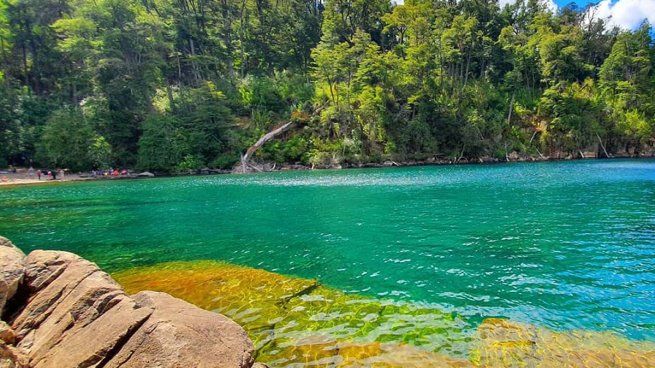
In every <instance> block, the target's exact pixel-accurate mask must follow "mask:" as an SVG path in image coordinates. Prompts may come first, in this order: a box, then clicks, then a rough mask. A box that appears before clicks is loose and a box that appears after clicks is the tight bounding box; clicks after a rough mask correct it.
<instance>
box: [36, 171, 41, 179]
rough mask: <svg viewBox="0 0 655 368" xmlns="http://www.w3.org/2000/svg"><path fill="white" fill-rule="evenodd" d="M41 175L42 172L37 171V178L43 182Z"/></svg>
mask: <svg viewBox="0 0 655 368" xmlns="http://www.w3.org/2000/svg"><path fill="white" fill-rule="evenodd" d="M41 174H42V172H41V170H36V177H37V178H38V179H39V180H41Z"/></svg>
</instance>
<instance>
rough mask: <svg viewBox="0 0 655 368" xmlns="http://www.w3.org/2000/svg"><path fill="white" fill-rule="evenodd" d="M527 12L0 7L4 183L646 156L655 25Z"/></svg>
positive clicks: (250, 2)
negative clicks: (25, 177)
mask: <svg viewBox="0 0 655 368" xmlns="http://www.w3.org/2000/svg"><path fill="white" fill-rule="evenodd" d="M587 15H588V14H587V13H584V12H581V11H576V10H575V9H572V8H565V9H563V10H561V11H560V12H559V13H553V12H552V11H551V10H549V9H548V8H547V7H546V6H545V5H544V4H543V2H540V1H536V0H528V1H522V2H515V3H513V4H510V5H504V6H500V5H499V4H498V3H497V2H476V1H471V0H463V1H457V2H453V1H446V0H406V1H404V3H403V4H400V5H396V4H394V3H392V2H391V1H390V0H373V1H370V0H366V1H364V0H326V1H318V0H276V1H273V0H239V1H236V0H222V1H200V0H190V1H183V2H175V1H170V0H157V1H154V2H153V1H140V2H139V1H132V0H99V1H88V0H78V1H70V0H63V1H53V0H29V1H18V0H1V1H0V166H3V165H7V164H14V165H30V164H33V165H41V166H47V165H54V166H62V167H69V168H71V169H76V170H82V169H90V168H93V167H97V168H100V167H117V166H118V167H138V168H141V169H144V170H146V169H147V170H153V171H158V172H168V173H174V172H179V171H189V170H192V171H193V170H197V169H199V168H203V167H219V168H230V167H231V166H232V165H234V164H235V163H237V162H238V161H239V158H240V155H241V154H243V152H245V150H246V149H247V148H248V147H249V146H250V145H252V144H253V143H254V142H255V141H256V140H257V139H258V138H259V137H260V136H261V135H262V134H264V133H266V132H267V131H270V130H271V129H272V128H274V127H276V126H278V125H280V124H281V123H284V122H288V121H293V122H294V129H292V130H290V131H289V132H287V133H285V134H284V135H283V136H282V137H281V138H280V139H279V140H274V141H272V142H269V143H267V145H266V146H265V147H264V149H263V150H261V151H259V152H258V153H257V155H256V159H258V160H265V161H272V162H276V163H279V164H283V163H303V164H308V165H314V166H332V165H339V164H343V163H353V164H356V163H364V162H369V161H383V160H389V159H394V160H403V159H407V160H411V159H428V158H431V157H437V156H441V157H452V158H455V159H458V160H459V159H460V158H462V157H464V158H469V159H475V158H478V157H482V156H492V157H498V158H505V157H507V156H508V155H509V154H510V153H511V152H512V151H517V152H518V153H521V154H530V155H535V154H539V155H550V156H566V155H572V156H578V155H579V154H580V153H581V152H583V151H588V150H590V149H598V147H597V146H599V145H600V146H602V147H603V149H607V150H609V152H610V154H611V153H629V154H640V153H642V152H644V151H645V150H652V149H653V145H654V144H655V139H654V138H655V137H654V134H655V103H654V102H653V99H652V97H651V96H653V93H654V92H655V68H654V67H655V46H654V44H653V40H652V38H651V35H652V31H651V28H650V26H649V25H648V24H647V23H644V24H643V25H642V26H641V27H640V28H638V29H636V30H633V31H626V30H618V29H610V28H608V26H607V24H606V23H605V22H604V21H602V20H599V19H589V17H588V16H587Z"/></svg>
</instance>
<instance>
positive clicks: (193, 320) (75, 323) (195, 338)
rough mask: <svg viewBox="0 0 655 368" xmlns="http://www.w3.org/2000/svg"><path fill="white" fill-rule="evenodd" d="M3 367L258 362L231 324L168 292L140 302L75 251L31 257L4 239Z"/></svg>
mask: <svg viewBox="0 0 655 368" xmlns="http://www.w3.org/2000/svg"><path fill="white" fill-rule="evenodd" d="M0 267H2V268H1V274H0V313H1V315H2V320H3V321H6V322H1V323H0V368H4V367H7V368H10V367H12V368H13V367H16V368H19V367H35V368H41V367H44V368H47V367H58V368H67V367H107V368H116V367H162V368H163V367H226V368H227V367H235V368H249V367H251V366H253V364H254V359H253V356H254V352H253V345H252V342H251V341H250V340H249V338H248V336H247V335H246V333H245V331H244V330H243V329H242V328H241V327H240V326H239V325H237V324H236V323H235V322H233V321H232V320H230V319H228V318H227V317H225V316H222V315H220V314H217V313H212V312H208V311H205V310H202V309H199V308H197V307H195V306H193V305H191V304H189V303H187V302H184V301H182V300H180V299H176V298H173V297H171V296H170V295H168V294H163V293H157V292H141V293H138V294H136V295H133V296H128V295H126V294H125V292H124V291H123V289H122V288H121V287H120V286H119V285H118V284H117V283H116V282H115V281H114V280H113V279H112V278H111V277H110V276H109V275H107V274H106V273H105V272H103V271H101V270H100V269H99V268H98V267H97V266H96V265H95V264H93V263H91V262H89V261H87V260H85V259H83V258H81V257H78V256H77V255H74V254H72V253H67V252H56V251H34V252H32V253H30V254H29V255H28V256H25V255H24V254H23V253H22V252H21V251H20V250H19V249H18V248H16V247H14V246H13V245H12V244H11V242H9V240H7V239H5V238H2V237H0Z"/></svg>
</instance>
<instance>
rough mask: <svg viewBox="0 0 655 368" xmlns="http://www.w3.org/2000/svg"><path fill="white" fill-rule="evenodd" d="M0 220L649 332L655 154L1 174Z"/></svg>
mask: <svg viewBox="0 0 655 368" xmlns="http://www.w3.org/2000/svg"><path fill="white" fill-rule="evenodd" d="M0 205H1V207H0V234H2V235H4V236H6V237H8V238H10V239H12V240H13V241H14V243H16V244H17V245H19V246H21V247H22V248H23V249H24V250H26V251H29V250H30V249H35V248H49V249H63V250H69V251H74V252H77V253H78V254H80V255H82V256H84V257H87V258H89V259H91V260H93V261H95V262H97V263H98V264H99V265H100V266H102V267H104V268H106V269H107V270H110V271H120V270H124V269H126V268H130V267H133V266H143V265H152V264H155V263H159V262H165V261H177V260H199V259H210V260H221V261H226V262H230V263H235V264H241V265H246V266H250V267H255V268H261V269H265V270H269V271H273V272H278V273H282V274H288V275H294V276H299V277H305V278H315V279H318V280H319V282H321V283H322V284H325V285H328V286H330V287H331V288H334V289H337V290H340V291H343V292H346V293H355V294H357V295H360V296H363V297H368V298H378V299H385V300H392V301H398V302H411V303H412V305H416V306H422V307H426V308H434V309H438V310H440V311H443V312H445V313H449V314H452V315H456V316H457V318H461V319H462V320H464V321H466V324H467V325H470V326H471V328H473V329H475V328H476V326H477V325H479V324H480V323H481V322H482V321H483V319H485V318H488V317H506V318H511V319H512V320H513V321H517V322H524V323H530V324H534V325H536V326H539V327H546V328H549V329H551V330H555V331H567V330H573V329H584V330H596V331H612V332H615V333H618V334H621V335H623V336H626V337H629V338H632V339H642V340H649V341H653V340H655V161H652V160H611V161H584V162H580V161H578V162H564V163H539V164H506V165H493V166H449V167H445V166H443V167H418V168H390V169H369V170H348V171H320V172H289V173H274V174H261V175H250V176H212V177H192V178H170V179H154V180H144V181H101V182H86V183H73V184H62V185H48V186H29V187H28V186H25V187H14V188H2V189H0Z"/></svg>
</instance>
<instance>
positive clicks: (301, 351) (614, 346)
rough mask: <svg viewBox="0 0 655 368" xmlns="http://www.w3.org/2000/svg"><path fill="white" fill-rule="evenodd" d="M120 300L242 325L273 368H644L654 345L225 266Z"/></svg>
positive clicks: (132, 279) (147, 277) (178, 276)
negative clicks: (193, 310)
mask: <svg viewBox="0 0 655 368" xmlns="http://www.w3.org/2000/svg"><path fill="white" fill-rule="evenodd" d="M113 276H114V277H115V278H116V280H117V281H118V282H119V283H121V284H122V285H123V286H124V287H125V289H126V291H127V292H128V293H135V292H138V291H141V290H155V291H162V292H167V293H169V294H171V295H173V296H176V297H178V298H181V299H184V300H186V301H188V302H190V303H193V304H195V305H197V306H199V307H201V308H204V309H207V310H212V311H216V312H219V313H222V314H225V315H227V316H228V317H230V318H232V319H233V320H235V321H236V322H237V323H239V324H240V325H242V326H243V327H244V328H245V329H246V331H247V332H248V334H249V335H250V337H251V339H252V340H253V342H254V344H255V348H256V350H257V359H258V361H261V362H265V363H267V364H269V365H271V366H272V367H305V366H320V367H323V366H325V367H350V366H371V367H414V366H415V367H449V366H450V367H468V366H477V367H558V368H560V367H563V366H564V367H567V366H568V367H650V366H655V344H652V343H648V342H637V341H632V340H628V339H625V338H623V337H620V336H618V335H616V334H613V333H609V332H607V333H605V332H589V331H571V332H564V333H558V332H553V331H549V330H547V329H543V328H537V327H535V326H532V325H525V324H518V323H515V322H512V321H509V320H505V319H495V318H491V319H487V320H485V321H484V322H483V323H482V324H481V325H480V326H478V327H477V328H473V327H472V326H471V325H470V324H469V323H467V322H466V321H465V320H464V319H463V318H461V317H460V316H458V315H456V314H453V313H448V312H445V311H442V310H439V309H437V308H432V307H428V306H422V305H418V304H412V303H403V302H394V301H390V300H381V299H373V298H367V297H363V296H359V295H354V294H347V293H343V292H341V291H338V290H335V289H332V288H329V287H325V286H322V285H319V284H318V283H317V281H315V280H308V279H301V278H294V277H286V276H282V275H279V274H275V273H270V272H266V271H263V270H257V269H251V268H247V267H241V266H235V265H231V264H226V263H221V262H214V261H198V262H173V263H163V264H158V265H154V266H149V267H140V268H133V269H129V270H125V271H121V272H118V273H116V274H114V275H113Z"/></svg>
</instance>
